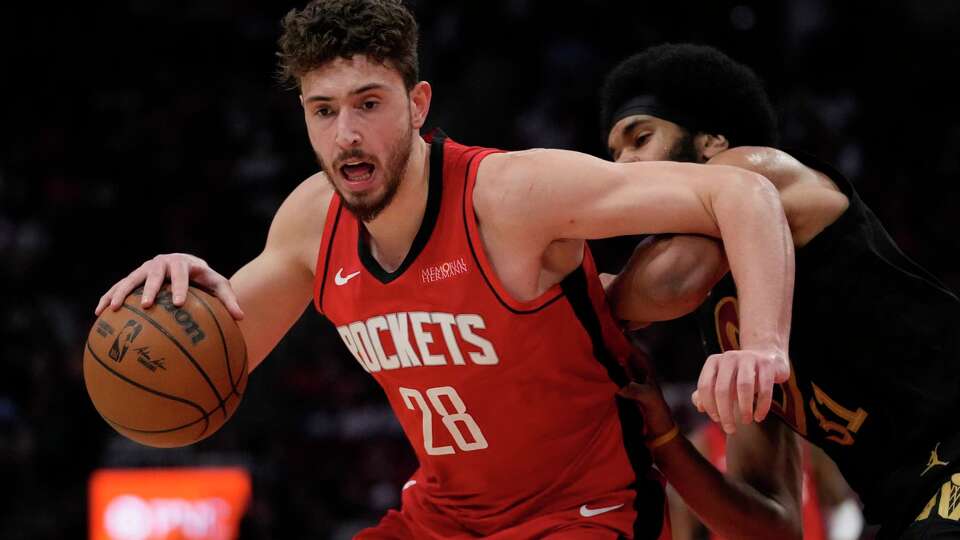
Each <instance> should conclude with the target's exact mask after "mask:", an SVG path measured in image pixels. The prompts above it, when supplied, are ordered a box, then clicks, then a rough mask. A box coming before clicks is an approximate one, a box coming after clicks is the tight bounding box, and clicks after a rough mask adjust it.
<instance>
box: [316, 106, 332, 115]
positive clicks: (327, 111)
mask: <svg viewBox="0 0 960 540" xmlns="http://www.w3.org/2000/svg"><path fill="white" fill-rule="evenodd" d="M313 114H314V115H316V116H319V117H321V118H326V117H327V116H330V115H331V114H333V109H331V108H330V107H317V110H315V111H314V112H313Z"/></svg>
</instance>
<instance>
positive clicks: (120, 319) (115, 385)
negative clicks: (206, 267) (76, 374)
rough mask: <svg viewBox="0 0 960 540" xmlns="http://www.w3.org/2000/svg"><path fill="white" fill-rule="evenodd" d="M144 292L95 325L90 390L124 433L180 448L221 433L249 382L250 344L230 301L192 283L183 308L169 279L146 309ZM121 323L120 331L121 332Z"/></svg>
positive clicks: (87, 350)
mask: <svg viewBox="0 0 960 540" xmlns="http://www.w3.org/2000/svg"><path fill="white" fill-rule="evenodd" d="M141 294H142V291H141V290H137V291H134V292H133V293H131V294H130V296H128V297H127V298H126V299H125V300H124V303H123V305H122V306H121V307H120V309H118V310H117V311H112V310H109V309H107V310H105V311H104V312H103V313H102V314H101V315H100V318H99V319H98V320H97V321H96V322H95V323H94V325H93V328H92V329H91V330H90V334H89V336H88V338H87V343H86V345H85V347H84V355H83V376H84V382H85V383H86V386H87V393H88V394H89V395H90V399H91V401H93V405H94V407H95V408H96V409H97V412H98V413H100V416H101V417H103V419H104V420H106V421H107V423H108V424H110V426H112V427H113V428H114V429H115V430H117V432H119V433H120V434H122V435H124V436H125V437H128V438H130V439H132V440H134V441H137V442H139V443H141V444H145V445H148V446H156V447H175V446H184V445H188V444H192V443H195V442H197V441H199V440H202V439H204V438H206V437H209V436H210V435H212V434H213V433H215V432H216V431H217V430H218V429H220V427H221V426H223V424H224V423H225V422H226V421H227V420H228V419H229V418H230V417H231V416H232V415H233V413H234V411H236V409H237V406H239V404H240V400H241V398H242V397H243V393H244V391H245V390H246V384H247V350H246V344H245V343H244V341H243V335H242V334H241V333H240V328H239V327H238V326H237V324H236V322H235V321H234V320H233V318H232V317H231V316H230V314H229V313H228V312H227V310H226V308H225V307H224V306H223V304H222V303H221V302H220V301H219V300H218V299H216V298H215V297H213V296H212V295H210V294H208V293H206V292H204V291H203V290H201V289H199V288H196V287H190V289H189V290H188V292H187V299H186V301H185V302H184V304H183V305H182V306H176V305H174V304H173V295H172V293H171V291H170V287H169V285H166V286H164V288H163V289H161V290H160V292H159V293H158V294H157V298H156V303H155V305H154V306H152V307H150V308H147V309H144V308H143V307H142V306H141V303H140V296H141ZM115 329H118V330H115Z"/></svg>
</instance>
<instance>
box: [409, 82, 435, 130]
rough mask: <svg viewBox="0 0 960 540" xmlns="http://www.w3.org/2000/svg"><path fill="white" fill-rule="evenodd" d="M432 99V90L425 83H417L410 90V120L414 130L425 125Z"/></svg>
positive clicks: (428, 84)
mask: <svg viewBox="0 0 960 540" xmlns="http://www.w3.org/2000/svg"><path fill="white" fill-rule="evenodd" d="M432 97H433V88H431V87H430V83H428V82H427V81H420V82H418V83H417V84H415V85H414V86H413V88H412V89H411V90H410V119H411V122H413V128H414V129H420V128H422V127H423V124H425V123H426V121H427V113H429V112H430V99H431V98H432Z"/></svg>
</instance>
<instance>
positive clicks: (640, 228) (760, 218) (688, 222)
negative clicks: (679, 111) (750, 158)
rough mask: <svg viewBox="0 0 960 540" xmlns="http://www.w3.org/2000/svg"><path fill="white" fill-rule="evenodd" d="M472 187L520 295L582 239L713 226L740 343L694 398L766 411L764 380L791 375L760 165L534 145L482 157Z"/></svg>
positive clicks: (777, 231) (759, 413)
mask: <svg viewBox="0 0 960 540" xmlns="http://www.w3.org/2000/svg"><path fill="white" fill-rule="evenodd" d="M584 178H590V181H589V182H585V181H584V180H583V179H584ZM473 199H474V200H473V203H474V207H475V208H476V210H477V215H478V218H479V222H480V232H481V235H482V237H483V241H484V248H485V249H486V251H487V255H488V256H489V258H490V260H491V262H492V264H493V266H494V268H495V270H496V272H497V274H498V276H499V277H500V278H501V280H502V281H503V283H504V285H505V287H506V288H507V290H508V291H509V292H510V293H511V294H512V295H513V296H514V297H516V298H517V299H519V300H529V299H532V298H536V297H537V296H538V295H540V294H542V293H543V292H544V291H546V290H547V289H548V288H549V287H551V286H553V285H555V284H556V283H558V282H559V281H560V280H561V279H563V277H564V276H566V275H567V274H568V273H569V272H571V271H572V270H573V269H574V268H576V266H577V265H579V264H580V261H581V260H582V256H583V245H584V244H583V239H589V238H601V237H607V236H618V235H624V234H637V233H641V232H652V233H662V232H677V233H689V234H703V235H710V236H716V237H721V236H722V237H723V238H724V242H725V244H726V246H727V253H728V257H729V260H730V261H731V267H732V270H733V273H734V275H735V276H737V277H738V280H739V281H740V283H741V287H742V289H743V292H742V295H741V296H742V298H741V305H742V306H743V313H744V318H743V320H742V321H741V322H742V327H741V340H742V343H743V349H742V350H741V351H728V352H726V353H724V354H723V355H715V356H713V357H711V358H710V359H708V361H707V363H706V364H705V366H704V371H703V372H702V373H701V378H702V379H703V380H705V381H711V382H710V383H709V386H710V389H711V390H710V394H709V395H707V394H704V396H703V397H704V402H705V406H706V407H708V408H711V407H712V408H713V410H714V411H715V412H717V411H719V413H718V414H719V415H720V416H722V420H723V423H724V425H725V426H726V427H728V428H729V429H731V430H732V429H734V427H733V426H734V422H735V419H734V417H733V415H734V414H735V413H734V411H738V412H739V414H742V415H743V416H744V417H747V418H756V420H758V421H759V420H760V419H762V418H763V417H764V416H765V415H766V413H767V411H768V410H769V407H770V399H771V396H772V388H773V383H774V381H777V382H781V381H783V380H785V379H786V377H787V376H788V375H789V363H788V361H787V359H786V356H785V353H784V351H785V350H786V349H787V347H788V336H789V327H790V308H791V301H792V291H793V251H792V249H793V246H792V243H791V242H790V239H789V230H788V228H787V225H786V220H785V219H784V217H783V209H782V207H781V205H780V203H779V198H778V197H777V195H776V191H775V190H774V189H773V187H772V186H771V185H770V184H769V183H768V182H767V181H766V180H765V179H764V178H763V177H762V176H759V175H756V174H754V173H749V172H747V171H744V170H742V169H737V168H734V167H720V166H704V165H695V164H688V163H670V162H649V163H623V164H617V163H610V162H606V161H603V160H600V159H597V158H593V157H590V156H587V155H584V154H578V153H575V152H566V151H560V150H539V151H529V152H518V153H513V154H494V155H491V156H489V157H487V158H486V159H484V161H483V162H482V163H481V165H480V169H479V173H478V177H477V186H476V189H475V191H474V196H473ZM518 230H519V231H524V234H522V235H519V234H516V231H518ZM737 353H743V354H737ZM713 381H716V383H715V384H714V383H713ZM714 388H716V393H715V394H714V393H713V389H714ZM755 388H756V389H757V390H758V393H759V396H760V397H759V399H758V400H757V402H756V408H755V409H754V390H755Z"/></svg>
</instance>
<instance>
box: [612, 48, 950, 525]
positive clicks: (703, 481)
mask: <svg viewBox="0 0 960 540" xmlns="http://www.w3.org/2000/svg"><path fill="white" fill-rule="evenodd" d="M603 100H604V102H603V113H602V115H603V120H604V126H605V128H606V129H607V130H608V132H607V133H608V138H607V142H608V144H609V147H610V152H611V154H612V156H613V158H614V159H615V160H616V161H619V162H630V161H641V160H663V159H669V160H676V161H694V162H706V163H711V164H724V165H734V166H738V167H743V168H746V169H750V170H753V171H755V172H759V173H761V174H763V175H764V176H766V177H767V178H769V179H770V181H771V182H773V183H774V185H776V186H777V188H778V190H779V192H780V196H781V200H782V202H783V206H784V210H785V212H786V214H787V218H788V221H789V223H790V226H791V231H792V233H793V239H794V243H795V245H796V247H797V250H796V289H795V291H796V292H795V300H794V308H793V328H792V332H791V340H790V341H791V342H790V355H791V364H792V373H791V376H790V378H789V380H788V381H787V382H786V383H783V384H779V385H777V386H776V388H775V393H774V396H773V406H772V408H771V411H773V412H774V413H775V414H776V416H777V417H778V418H779V420H780V421H781V422H776V421H775V420H774V419H772V418H771V419H768V420H766V421H764V422H762V423H760V424H754V423H752V422H751V418H750V415H749V412H748V411H749V410H752V403H753V399H754V396H753V395H752V393H750V394H744V393H740V394H739V395H738V382H740V381H737V380H734V379H733V378H731V377H730V376H729V375H728V374H726V373H722V372H721V373H719V374H718V376H717V377H716V385H706V384H700V385H698V390H697V392H696V393H695V394H694V402H695V403H703V404H704V405H703V407H701V410H704V409H705V412H707V413H708V414H709V415H710V417H711V418H712V419H713V420H714V421H719V422H721V423H722V424H723V426H724V428H725V430H726V431H727V432H728V434H730V437H729V439H730V440H729V443H728V454H727V463H728V474H729V475H730V476H728V477H727V478H722V477H721V478H718V477H717V474H718V473H716V471H715V470H711V469H706V468H705V467H709V466H708V465H706V464H705V462H704V461H703V460H701V459H698V456H696V455H694V451H693V450H692V447H691V446H690V445H689V443H687V442H686V441H685V440H684V439H683V438H682V437H681V438H677V439H673V441H672V442H669V443H667V444H664V445H663V446H661V447H660V448H659V449H658V450H657V452H656V459H657V461H658V462H659V464H660V467H661V469H662V470H664V472H665V473H666V474H667V476H668V479H670V481H671V482H672V483H674V485H675V486H676V488H677V490H678V491H679V492H680V494H681V495H682V496H684V498H685V499H687V502H688V503H689V504H690V506H691V507H692V508H693V509H694V511H696V512H697V513H698V514H700V515H701V518H702V519H703V520H704V522H705V523H707V524H708V526H711V527H712V528H717V529H719V530H718V532H720V533H721V534H724V535H725V536H745V535H754V536H759V537H763V538H774V537H776V538H782V537H784V536H783V534H784V531H786V532H787V533H788V534H789V535H790V536H792V537H797V531H798V530H799V525H798V522H799V514H798V511H797V508H798V504H797V501H796V500H795V499H796V497H797V490H796V486H797V480H796V479H797V477H798V476H797V475H798V473H797V470H798V469H797V466H796V463H797V456H796V447H795V445H794V444H792V443H791V440H790V436H789V432H787V430H786V426H789V428H792V430H793V431H794V432H796V433H797V434H799V435H801V436H803V437H805V438H807V439H808V440H810V441H811V442H813V443H814V444H816V445H818V446H820V447H821V448H822V449H824V450H825V451H826V452H827V454H828V455H829V456H830V457H832V458H833V459H834V461H836V463H837V465H838V466H839V468H840V470H841V472H842V473H843V474H844V476H845V478H846V479H847V481H848V482H849V483H850V485H851V486H852V487H853V488H854V490H856V491H857V493H858V495H859V496H860V498H861V500H862V502H863V503H864V513H865V516H866V518H867V520H868V522H871V523H882V525H883V526H882V528H881V531H880V536H879V538H916V539H919V538H921V537H923V538H947V537H950V538H956V537H960V523H958V519H960V423H958V422H957V421H956V420H955V419H956V418H958V413H960V346H958V344H960V302H958V300H957V297H956V296H955V295H954V294H953V293H951V292H950V291H948V290H947V289H946V288H945V287H944V286H943V285H942V284H941V283H940V282H939V281H938V280H937V279H936V278H934V277H933V276H932V275H930V274H929V273H928V272H927V271H925V270H924V269H923V268H921V267H919V266H918V265H917V264H916V263H914V262H913V261H911V260H910V259H909V258H907V257H906V256H905V255H904V254H903V253H902V252H901V251H900V249H899V248H898V247H897V246H896V244H895V243H894V242H893V240H892V239H891V238H890V236H889V235H888V234H887V232H886V231H885V230H884V228H883V226H882V225H881V224H880V222H879V221H878V220H877V217H876V216H875V215H874V214H873V212H871V211H870V209H869V208H868V207H867V206H866V205H865V204H864V202H863V201H862V200H861V199H860V197H859V196H858V195H857V192H856V191H855V189H854V187H853V185H852V184H851V183H850V182H849V181H848V180H847V179H845V178H844V177H843V175H841V174H839V173H838V172H837V171H836V170H834V169H833V168H831V167H829V166H827V165H825V164H823V163H820V162H818V161H816V160H815V159H812V158H807V157H801V156H794V155H790V154H787V153H785V152H783V151H780V150H776V149H773V148H771V147H770V146H772V145H773V144H774V143H775V124H774V121H773V115H772V109H771V107H770V104H769V100H768V98H767V96H766V94H765V93H764V91H763V89H762V85H761V83H760V82H759V80H758V79H757V77H756V75H755V74H754V73H753V72H752V71H751V70H750V69H749V68H747V67H745V66H743V65H740V64H737V63H736V62H734V61H733V60H731V59H730V58H728V57H727V56H725V55H723V54H722V53H720V52H719V51H717V50H715V49H712V48H708V47H701V46H693V45H664V46H659V47H654V48H651V49H648V50H646V51H644V52H643V53H641V54H638V55H635V56H633V57H630V58H629V59H627V60H626V61H624V62H623V63H621V64H620V65H619V66H618V67H617V68H615V69H614V70H613V71H612V72H611V73H610V75H609V76H608V78H607V81H606V84H605V87H604V92H603ZM726 270H727V269H726V263H725V262H724V257H723V251H722V247H721V245H720V244H719V243H717V242H715V241H713V240H710V239H706V238H699V237H692V236H675V237H671V238H662V237H655V238H648V239H646V240H645V241H643V242H642V243H641V244H640V245H639V246H638V247H637V249H636V251H635V252H634V253H633V256H632V258H631V260H630V261H629V263H628V265H627V268H626V270H625V271H624V272H623V273H622V274H620V275H619V276H618V278H617V280H616V281H615V282H614V283H613V285H612V286H611V287H610V289H609V293H610V297H611V301H612V303H613V305H614V309H615V310H616V311H617V314H618V315H619V316H620V317H621V318H622V319H625V320H631V321H639V322H651V321H657V320H666V319H670V318H675V317H677V316H679V315H681V314H684V313H686V312H688V311H690V310H692V309H695V308H696V306H699V308H697V309H698V317H699V320H700V328H701V332H702V335H703V339H704V344H705V348H706V349H707V352H708V353H711V354H712V353H717V352H720V351H723V350H728V349H731V348H736V347H737V346H738V340H739V330H738V326H739V325H738V310H737V303H738V299H737V293H736V288H735V286H734V283H733V281H732V280H731V279H730V278H729V276H727V277H722V276H724V274H725V272H726ZM718 279H719V280H720V281H719V283H717V280H718ZM714 284H716V286H714ZM711 287H712V291H711V290H710V289H711ZM707 368H709V362H708V364H707ZM706 371H707V370H705V372H706ZM741 373H743V372H741ZM631 392H632V393H633V395H634V397H636V398H637V399H638V400H640V402H641V406H642V407H643V408H644V412H645V415H646V418H647V422H648V429H649V430H652V431H654V432H655V433H667V432H669V431H670V430H671V428H672V426H673V422H672V419H670V417H669V413H668V412H667V409H666V406H665V404H664V403H663V401H662V398H661V397H660V395H659V392H657V391H656V389H655V387H654V386H652V385H634V387H633V388H632V389H631ZM723 393H728V394H729V395H738V399H739V406H737V405H734V406H733V407H731V410H716V405H715V403H716V401H715V399H713V397H714V396H715V395H720V394H723ZM703 398H706V399H703ZM737 401H738V400H736V399H735V400H733V402H734V403H737ZM699 406H700V405H699V404H698V407H699ZM738 423H741V424H742V425H740V426H737V425H736V424H738ZM705 485H707V486H709V488H708V489H704V486H705ZM750 486H753V487H752V488H751V487H750ZM705 492H706V493H705ZM757 509H759V512H758V511H756V510H757ZM755 516H760V517H755ZM740 517H743V518H744V519H740ZM758 531H759V532H758Z"/></svg>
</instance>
